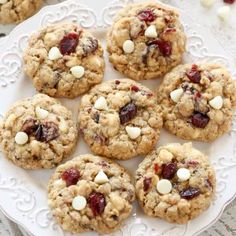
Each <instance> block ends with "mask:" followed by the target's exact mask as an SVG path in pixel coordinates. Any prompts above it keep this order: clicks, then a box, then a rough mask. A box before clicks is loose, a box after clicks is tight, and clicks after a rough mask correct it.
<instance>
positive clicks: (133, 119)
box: [79, 79, 162, 159]
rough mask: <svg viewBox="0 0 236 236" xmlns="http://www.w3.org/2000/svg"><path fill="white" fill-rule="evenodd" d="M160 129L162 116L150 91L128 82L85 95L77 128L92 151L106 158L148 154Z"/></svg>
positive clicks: (116, 82) (102, 86) (106, 85)
mask: <svg viewBox="0 0 236 236" xmlns="http://www.w3.org/2000/svg"><path fill="white" fill-rule="evenodd" d="M161 127H162V113H161V110H160V107H159V106H158V105H157V103H156V97H155V96H154V94H153V93H152V91H151V90H149V89H148V88H146V87H144V86H143V85H141V84H139V83H136V82H134V81H132V80H129V79H120V80H110V81H108V82H104V83H102V84H100V85H97V86H95V87H94V88H93V89H92V90H91V91H90V92H89V93H88V94H86V95H84V96H83V98H82V101H81V106H80V110H79V128H80V130H81V132H82V133H83V136H84V139H85V141H86V142H87V144H88V145H89V146H90V148H91V150H92V151H93V152H94V153H96V154H99V155H103V156H107V157H109V158H117V159H129V158H131V157H134V156H136V155H142V154H146V153H148V152H149V151H150V150H152V149H153V148H154V145H155V144H156V142H157V140H158V138H159V134H160V129H161Z"/></svg>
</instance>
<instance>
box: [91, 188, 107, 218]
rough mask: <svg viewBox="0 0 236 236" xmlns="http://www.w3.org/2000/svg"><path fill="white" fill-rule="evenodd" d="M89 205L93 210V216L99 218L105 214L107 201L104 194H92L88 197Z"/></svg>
mask: <svg viewBox="0 0 236 236" xmlns="http://www.w3.org/2000/svg"><path fill="white" fill-rule="evenodd" d="M88 204H89V207H90V208H91V209H92V212H93V215H94V216H98V215H101V214H102V213H103V212H104V209H105V206H106V199H105V197H104V195H103V194H102V193H98V192H92V193H90V195H89V197H88Z"/></svg>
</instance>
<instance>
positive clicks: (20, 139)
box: [15, 132, 29, 145]
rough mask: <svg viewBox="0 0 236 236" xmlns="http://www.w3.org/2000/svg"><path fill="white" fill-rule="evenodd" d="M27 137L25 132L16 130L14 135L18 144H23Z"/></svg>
mask: <svg viewBox="0 0 236 236" xmlns="http://www.w3.org/2000/svg"><path fill="white" fill-rule="evenodd" d="M28 140H29V137H28V135H27V134H26V133H25V132H18V133H17V134H16V136H15V142H16V143H17V144H19V145H24V144H26V143H27V142H28Z"/></svg>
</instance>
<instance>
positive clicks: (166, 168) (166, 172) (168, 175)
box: [162, 162, 177, 179]
mask: <svg viewBox="0 0 236 236" xmlns="http://www.w3.org/2000/svg"><path fill="white" fill-rule="evenodd" d="M176 172H177V164H176V163H173V162H172V163H168V164H164V165H163V169H162V176H163V178H165V179H172V178H173V177H174V176H175V174H176Z"/></svg>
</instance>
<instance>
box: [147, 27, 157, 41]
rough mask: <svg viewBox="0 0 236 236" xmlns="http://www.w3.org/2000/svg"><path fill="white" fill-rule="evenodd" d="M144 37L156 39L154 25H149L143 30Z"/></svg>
mask: <svg viewBox="0 0 236 236" xmlns="http://www.w3.org/2000/svg"><path fill="white" fill-rule="evenodd" d="M145 36H146V37H148V38H156V37H157V30H156V26H155V25H150V26H148V27H147V29H146V30H145Z"/></svg>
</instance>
